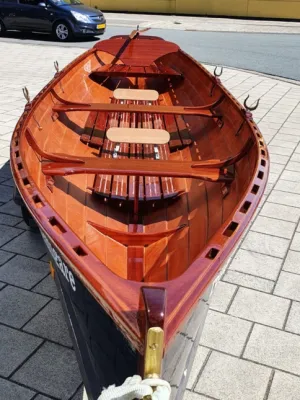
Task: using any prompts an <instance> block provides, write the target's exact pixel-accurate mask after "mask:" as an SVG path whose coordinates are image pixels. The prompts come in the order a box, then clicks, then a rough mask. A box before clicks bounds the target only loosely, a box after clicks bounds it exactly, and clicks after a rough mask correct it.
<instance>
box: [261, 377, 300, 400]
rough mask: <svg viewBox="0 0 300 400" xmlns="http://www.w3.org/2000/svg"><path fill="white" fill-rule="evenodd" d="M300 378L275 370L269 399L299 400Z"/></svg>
mask: <svg viewBox="0 0 300 400" xmlns="http://www.w3.org/2000/svg"><path fill="white" fill-rule="evenodd" d="M299 393H300V378H299V377H297V376H293V375H290V374H285V373H284V372H280V371H275V375H274V378H273V382H272V386H271V390H270V394H269V397H268V400H280V399H288V400H299V398H300V397H299Z"/></svg>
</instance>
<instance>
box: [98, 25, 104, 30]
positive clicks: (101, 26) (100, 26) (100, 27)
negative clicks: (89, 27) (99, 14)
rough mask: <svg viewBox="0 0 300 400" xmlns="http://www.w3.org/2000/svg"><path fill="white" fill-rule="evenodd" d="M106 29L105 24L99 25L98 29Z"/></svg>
mask: <svg viewBox="0 0 300 400" xmlns="http://www.w3.org/2000/svg"><path fill="white" fill-rule="evenodd" d="M104 28H105V24H99V25H97V29H104Z"/></svg>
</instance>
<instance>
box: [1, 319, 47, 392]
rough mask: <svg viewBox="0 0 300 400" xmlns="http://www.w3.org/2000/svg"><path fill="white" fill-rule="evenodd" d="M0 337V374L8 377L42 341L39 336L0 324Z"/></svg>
mask: <svg viewBox="0 0 300 400" xmlns="http://www.w3.org/2000/svg"><path fill="white" fill-rule="evenodd" d="M0 338H1V346H0V375H1V376H4V377H8V376H9V375H10V374H11V373H12V372H14V371H15V369H16V368H17V367H18V366H19V365H20V364H21V363H22V362H23V361H25V360H26V358H27V357H28V356H30V354H32V353H33V352H34V351H35V350H36V349H37V347H38V346H39V345H40V344H41V343H42V339H40V338H37V337H34V336H32V335H28V334H27V333H24V332H20V331H17V330H16V329H11V328H9V327H7V326H4V325H1V324H0ZM0 394H1V391H0ZM0 398H1V396H0Z"/></svg>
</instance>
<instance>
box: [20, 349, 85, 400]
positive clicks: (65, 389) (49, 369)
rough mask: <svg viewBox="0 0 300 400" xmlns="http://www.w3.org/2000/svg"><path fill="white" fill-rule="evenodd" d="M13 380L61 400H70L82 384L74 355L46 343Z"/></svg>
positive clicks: (69, 350) (71, 351) (72, 352)
mask: <svg viewBox="0 0 300 400" xmlns="http://www.w3.org/2000/svg"><path fill="white" fill-rule="evenodd" d="M62 371H63V372H62ZM12 378H13V379H14V380H15V381H16V382H19V383H22V384H24V385H27V386H29V387H31V388H33V389H35V390H37V391H40V392H43V393H44V394H48V395H50V396H54V397H58V398H59V399H62V400H67V399H69V398H70V397H71V396H72V395H73V394H74V393H75V392H76V390H77V388H78V387H79V385H80V384H81V376H80V373H79V369H78V366H77V362H76V358H75V353H74V351H73V350H71V349H67V348H65V347H62V346H59V345H56V344H53V343H49V342H46V343H44V344H43V346H42V347H41V348H40V349H39V350H38V351H37V352H36V353H35V354H34V355H33V356H32V357H31V358H30V359H29V360H28V361H27V362H26V363H25V364H24V365H23V366H22V367H21V368H20V369H19V370H18V371H17V372H16V373H15V374H14V375H13V377H12Z"/></svg>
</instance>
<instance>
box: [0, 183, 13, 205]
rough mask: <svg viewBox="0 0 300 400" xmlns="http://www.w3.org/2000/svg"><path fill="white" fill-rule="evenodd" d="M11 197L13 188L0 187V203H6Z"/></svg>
mask: <svg viewBox="0 0 300 400" xmlns="http://www.w3.org/2000/svg"><path fill="white" fill-rule="evenodd" d="M12 197H13V188H12V187H10V186H5V185H0V201H1V202H2V203H6V202H8V201H9V200H11V199H12Z"/></svg>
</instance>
